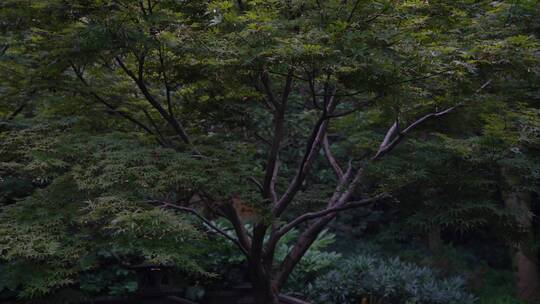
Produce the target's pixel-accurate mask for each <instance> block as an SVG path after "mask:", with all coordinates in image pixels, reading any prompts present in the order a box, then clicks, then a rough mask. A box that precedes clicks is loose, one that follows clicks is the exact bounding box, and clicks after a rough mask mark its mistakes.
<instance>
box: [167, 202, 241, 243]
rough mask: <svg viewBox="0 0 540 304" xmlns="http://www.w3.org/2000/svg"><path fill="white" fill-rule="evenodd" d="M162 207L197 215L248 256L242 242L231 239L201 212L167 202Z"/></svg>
mask: <svg viewBox="0 0 540 304" xmlns="http://www.w3.org/2000/svg"><path fill="white" fill-rule="evenodd" d="M162 206H164V207H170V208H173V209H176V210H179V211H183V212H187V213H191V214H193V215H195V216H196V217H197V218H199V219H200V220H201V221H202V222H204V223H205V224H206V225H207V226H208V227H210V228H211V229H212V230H214V231H215V232H217V233H219V234H220V235H222V236H223V237H225V238H226V239H228V240H229V241H231V242H233V243H234V244H235V245H236V246H238V248H240V250H241V251H242V252H243V253H244V254H247V250H246V248H244V246H242V244H240V242H239V241H238V240H237V239H235V238H233V237H231V236H230V235H229V234H227V232H225V231H223V230H221V229H220V228H218V227H217V226H216V225H214V224H213V223H212V222H211V221H209V220H208V219H206V218H205V217H204V216H202V215H201V214H200V213H199V212H197V211H196V210H195V209H193V208H188V207H182V206H178V205H175V204H171V203H167V202H162Z"/></svg>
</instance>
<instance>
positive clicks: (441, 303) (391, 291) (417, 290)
mask: <svg viewBox="0 0 540 304" xmlns="http://www.w3.org/2000/svg"><path fill="white" fill-rule="evenodd" d="M464 284H465V280H464V279H463V278H461V277H452V278H448V279H439V278H437V277H436V274H435V273H434V271H432V270H431V269H430V268H427V267H419V266H417V265H414V264H411V263H406V262H403V261H401V260H399V259H397V258H394V259H383V258H377V257H375V256H372V255H361V256H357V257H354V258H352V259H349V260H346V261H344V262H343V263H342V264H341V265H340V266H339V267H337V268H336V269H335V270H333V271H331V272H329V273H327V274H326V275H323V276H321V277H319V278H318V279H317V280H315V281H314V283H313V284H310V285H309V286H308V296H309V297H310V298H311V300H312V301H313V302H314V303H339V304H346V303H351V304H352V303H355V304H356V303H359V301H360V300H361V299H363V298H368V299H371V300H372V303H381V304H382V303H389V304H413V303H414V304H458V303H459V304H468V303H474V302H475V299H474V297H473V296H472V295H470V294H469V293H467V292H465V291H464ZM373 300H374V301H373Z"/></svg>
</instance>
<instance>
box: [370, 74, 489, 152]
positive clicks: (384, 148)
mask: <svg viewBox="0 0 540 304" xmlns="http://www.w3.org/2000/svg"><path fill="white" fill-rule="evenodd" d="M490 83H491V79H490V80H488V81H486V82H485V83H484V84H483V85H482V86H481V87H480V88H478V89H477V90H476V91H475V94H478V93H480V92H481V91H482V90H483V89H485V88H486V87H487V86H488V85H489V84H490ZM462 106H464V104H463V103H459V104H457V105H455V106H452V107H449V108H447V109H445V110H442V111H438V112H433V113H429V114H427V115H424V116H422V117H421V118H419V119H417V120H416V121H414V122H413V123H411V124H410V125H409V126H407V127H406V128H405V129H404V130H403V131H401V132H397V136H395V137H394V139H392V140H391V141H390V138H391V137H392V136H393V134H391V131H392V133H396V132H395V131H396V128H398V127H399V126H398V122H397V121H396V122H395V123H394V124H393V125H392V127H391V128H390V129H389V130H388V132H387V134H386V136H385V138H384V140H383V142H382V143H381V146H380V147H379V150H378V151H377V153H376V154H375V156H373V157H372V158H371V159H372V160H377V159H379V158H381V157H382V156H384V155H385V154H386V153H388V152H390V151H391V150H392V149H393V148H394V147H395V146H397V144H399V143H400V142H401V140H402V139H403V138H404V137H405V136H406V135H407V134H408V133H409V132H410V131H412V130H413V129H415V128H416V127H418V126H419V125H421V124H422V123H424V122H426V121H428V120H430V119H433V118H439V117H441V116H444V115H447V114H449V113H451V112H453V111H454V110H455V109H456V108H458V107H462Z"/></svg>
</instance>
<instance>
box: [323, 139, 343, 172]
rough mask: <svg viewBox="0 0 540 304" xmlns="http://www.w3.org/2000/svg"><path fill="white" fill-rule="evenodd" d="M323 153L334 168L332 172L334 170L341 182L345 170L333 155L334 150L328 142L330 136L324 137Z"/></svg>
mask: <svg viewBox="0 0 540 304" xmlns="http://www.w3.org/2000/svg"><path fill="white" fill-rule="evenodd" d="M323 151H324V155H325V156H326V159H327V160H328V162H329V163H330V166H331V167H332V170H334V173H335V174H336V176H337V178H338V179H339V180H341V179H342V178H343V170H342V169H341V167H340V166H339V164H338V162H337V160H336V158H335V157H334V155H333V154H332V150H330V143H329V142H328V135H327V134H326V135H324V138H323Z"/></svg>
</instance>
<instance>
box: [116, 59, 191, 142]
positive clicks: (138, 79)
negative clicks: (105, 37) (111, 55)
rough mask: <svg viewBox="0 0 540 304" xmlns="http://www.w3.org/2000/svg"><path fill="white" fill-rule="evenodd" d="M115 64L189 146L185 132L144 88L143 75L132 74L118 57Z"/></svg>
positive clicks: (145, 87)
mask: <svg viewBox="0 0 540 304" xmlns="http://www.w3.org/2000/svg"><path fill="white" fill-rule="evenodd" d="M115 60H116V62H117V63H118V65H119V66H120V67H121V68H122V70H123V71H124V72H125V73H126V74H127V75H128V76H129V77H130V78H131V79H132V80H133V82H135V84H136V85H137V87H138V88H139V90H140V91H141V93H143V95H144V97H145V98H146V100H147V101H148V102H149V103H150V104H151V105H152V106H153V107H154V108H155V109H156V110H158V112H159V113H160V114H161V116H162V117H163V118H164V119H165V120H166V121H167V122H168V123H169V125H170V126H171V127H173V129H174V130H175V131H176V133H177V134H178V135H179V136H180V138H181V139H182V140H183V141H184V142H185V143H186V144H189V143H190V140H189V138H188V136H187V133H186V131H185V130H184V128H183V127H182V125H181V124H180V123H179V122H178V121H177V120H176V119H175V118H174V117H172V116H170V115H169V113H167V111H166V110H165V109H164V108H163V107H162V106H161V104H160V103H159V102H158V101H157V100H156V99H155V98H154V96H153V95H152V94H151V93H150V91H149V90H148V87H147V86H146V84H145V82H144V80H143V79H142V78H141V77H142V76H143V75H142V73H141V71H140V70H139V73H138V74H139V77H137V76H136V75H135V73H133V71H131V70H130V69H129V68H128V67H127V66H126V65H125V64H124V62H123V61H122V59H120V57H115ZM141 61H142V60H139V69H142V67H141Z"/></svg>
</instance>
